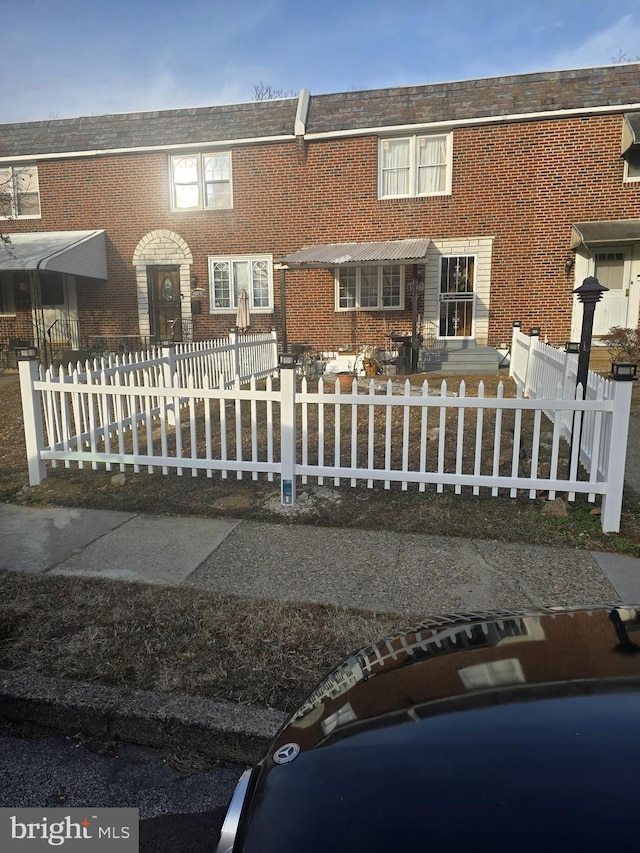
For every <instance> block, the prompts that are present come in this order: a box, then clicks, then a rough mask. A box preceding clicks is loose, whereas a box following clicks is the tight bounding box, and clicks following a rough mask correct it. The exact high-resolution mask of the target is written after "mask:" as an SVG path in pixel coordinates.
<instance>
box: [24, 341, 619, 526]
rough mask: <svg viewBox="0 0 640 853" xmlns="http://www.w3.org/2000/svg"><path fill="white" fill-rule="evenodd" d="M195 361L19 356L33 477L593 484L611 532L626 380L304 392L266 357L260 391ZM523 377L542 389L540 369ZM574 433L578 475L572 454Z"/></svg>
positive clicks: (180, 356)
mask: <svg viewBox="0 0 640 853" xmlns="http://www.w3.org/2000/svg"><path fill="white" fill-rule="evenodd" d="M519 343H520V342H519V341H518V344H519ZM227 345H228V342H227V343H225V344H224V347H225V348H226V347H227ZM207 357H208V356H207ZM203 359H204V356H203V355H202V354H201V352H199V351H198V350H194V351H193V353H192V354H191V356H190V354H189V353H188V352H187V351H186V348H185V349H184V351H178V348H176V351H175V352H173V353H172V352H169V353H165V354H160V355H157V356H156V357H155V358H150V359H147V361H146V362H144V366H143V361H142V360H140V361H137V362H134V363H131V362H130V363H127V364H122V365H120V369H117V366H115V365H114V366H112V367H106V366H105V367H102V369H97V370H93V369H87V368H85V369H84V370H82V369H79V368H75V369H69V370H67V371H59V372H58V373H53V372H51V371H43V370H39V369H38V367H37V365H36V364H35V362H21V363H20V379H21V385H22V400H23V411H24V420H25V436H26V444H27V456H28V461H29V476H30V482H31V484H32V485H36V484H37V483H39V482H41V480H42V479H43V478H44V477H45V476H46V473H47V467H46V466H47V463H50V464H51V465H52V466H56V465H58V464H61V463H62V464H64V465H65V466H67V467H69V466H70V465H71V464H74V465H77V466H78V467H84V468H86V467H89V468H92V469H97V468H98V467H102V466H103V467H104V468H106V469H107V470H113V469H114V466H115V467H116V468H117V469H119V470H121V471H125V470H127V469H130V470H133V472H140V471H142V470H144V471H148V472H154V471H158V470H160V471H162V472H163V473H165V474H166V473H168V472H169V471H170V470H175V471H177V473H178V474H183V473H185V472H188V473H191V474H192V476H197V474H198V473H199V472H201V471H204V472H205V473H206V476H208V477H211V476H212V474H213V472H218V473H219V474H220V475H221V476H222V477H228V476H229V475H230V474H231V475H233V474H234V473H235V475H236V477H237V478H238V479H241V478H242V477H243V474H248V475H250V476H251V477H252V478H253V479H257V478H258V477H259V476H260V475H265V476H266V477H268V479H269V480H273V479H274V477H275V476H279V478H280V482H281V495H282V502H283V503H285V504H293V503H294V502H295V499H296V483H297V481H298V480H299V481H300V482H301V483H303V484H304V483H307V482H309V480H315V481H316V482H317V483H319V484H322V483H324V482H325V481H329V482H332V483H333V484H334V485H336V486H337V485H340V484H341V482H342V481H343V480H347V481H348V482H349V483H350V484H351V485H352V486H356V485H357V484H358V483H361V482H364V483H366V485H367V486H368V487H369V488H372V487H373V486H374V484H375V483H382V484H383V485H384V487H385V488H390V487H391V484H392V483H400V484H401V488H402V489H407V488H408V486H409V484H412V485H413V486H415V487H417V489H418V490H419V491H424V490H425V489H426V487H427V486H428V485H433V486H435V487H436V489H437V490H438V491H442V490H443V488H444V487H445V486H446V485H449V486H452V487H453V488H454V490H455V492H456V493H461V491H462V489H463V488H469V489H470V490H471V491H472V492H473V493H474V494H479V493H480V490H481V489H487V490H489V492H490V494H491V495H494V496H495V495H498V494H499V493H500V490H502V491H503V493H504V490H507V492H508V493H509V494H510V495H512V496H515V495H516V494H517V493H518V491H521V490H526V491H527V492H528V494H529V496H530V497H531V498H533V497H535V496H536V494H537V493H538V492H539V491H541V490H542V491H544V492H548V493H549V496H550V497H551V498H553V497H554V496H555V494H556V493H557V492H562V493H563V494H564V493H567V494H568V498H569V500H573V499H574V497H575V495H576V493H581V494H586V495H587V496H588V499H589V500H595V498H596V496H597V495H600V496H601V497H602V515H601V519H602V526H603V529H604V530H606V531H616V530H619V525H620V513H621V506H622V487H623V479H624V462H625V458H624V457H625V454H624V451H623V448H625V447H626V440H627V429H628V420H629V411H630V401H631V383H609V384H608V385H607V386H606V393H605V388H604V386H602V387H601V388H600V389H599V390H598V392H597V394H596V395H595V397H594V398H593V399H586V400H583V399H582V397H581V394H578V395H577V397H576V395H574V394H573V393H571V394H568V395H564V396H563V395H562V394H560V395H557V394H555V395H552V396H549V397H546V396H544V394H543V396H540V395H539V394H538V396H536V394H535V393H530V395H529V396H528V397H525V396H524V393H523V391H524V387H525V384H526V382H522V383H520V384H519V385H518V391H517V394H516V397H505V396H504V388H503V386H502V383H501V384H500V386H499V387H498V393H497V396H496V397H495V398H494V397H485V395H484V386H483V385H482V384H480V386H479V390H478V395H477V396H476V397H468V396H467V394H466V388H465V385H464V383H461V385H460V387H459V389H458V390H457V391H456V392H453V393H452V391H451V389H450V388H449V387H448V385H447V383H446V382H443V383H442V384H439V385H438V386H437V387H435V388H431V387H429V385H428V384H427V383H424V385H423V386H422V387H421V388H420V389H415V388H414V389H412V388H411V386H410V383H409V382H408V381H406V382H405V384H404V385H400V386H398V385H396V384H394V383H392V382H391V381H389V382H387V383H380V382H378V381H376V380H371V381H370V382H368V383H367V382H357V381H355V382H354V385H353V387H352V390H351V392H349V393H344V392H342V393H341V392H340V387H339V384H338V383H336V382H335V381H334V380H333V379H329V378H328V377H327V378H326V379H322V378H321V379H320V380H319V382H318V386H317V388H316V387H315V383H313V387H312V383H310V382H309V381H308V380H307V379H306V378H303V379H302V380H301V381H300V383H297V382H296V372H295V371H294V370H288V369H282V370H281V371H280V375H279V379H273V378H272V373H273V363H272V364H271V367H270V369H267V368H266V367H264V368H263V371H264V373H263V375H265V374H266V378H265V379H264V382H261V383H260V387H258V377H257V376H256V375H254V376H251V378H250V379H249V382H248V383H244V382H243V379H244V376H243V374H242V373H239V374H238V375H236V376H235V378H234V379H233V382H232V383H231V382H230V380H229V379H227V378H226V376H227V375H226V374H223V378H222V379H221V378H220V376H218V377H217V378H216V374H215V370H216V369H218V368H219V362H215V363H213V362H210V363H208V364H203ZM209 364H211V366H209ZM87 367H88V366H87ZM172 369H173V372H172V373H171V370H172ZM514 370H517V364H514ZM525 379H526V377H525ZM535 387H536V388H537V389H538V392H539V393H542V389H543V388H544V383H543V382H542V380H541V381H539V382H538V383H537V385H536V386H535ZM547 419H549V421H547ZM568 424H570V425H571V430H570V431H567V425H568ZM587 437H588V441H587ZM563 439H564V440H563ZM567 442H568V443H569V444H568V445H567ZM583 444H585V445H588V448H589V449H588V452H587V451H584V456H585V458H588V459H589V460H590V467H589V469H588V476H587V477H586V478H585V477H584V472H582V473H583V476H580V472H579V465H578V446H579V445H580V446H581V447H582V445H583ZM581 453H582V451H581ZM581 458H582V456H581Z"/></svg>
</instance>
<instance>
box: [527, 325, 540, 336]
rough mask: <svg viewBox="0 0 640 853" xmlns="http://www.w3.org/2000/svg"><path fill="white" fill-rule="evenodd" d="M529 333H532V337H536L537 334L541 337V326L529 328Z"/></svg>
mask: <svg viewBox="0 0 640 853" xmlns="http://www.w3.org/2000/svg"><path fill="white" fill-rule="evenodd" d="M529 335H530V336H531V337H532V338H534V337H536V335H537V336H538V337H540V326H532V327H531V328H530V329H529Z"/></svg>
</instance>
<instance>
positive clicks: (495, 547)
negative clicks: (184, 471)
mask: <svg viewBox="0 0 640 853" xmlns="http://www.w3.org/2000/svg"><path fill="white" fill-rule="evenodd" d="M0 531H1V532H2V541H3V549H2V553H1V554H0V569H8V570H20V571H27V572H47V573H50V574H56V575H59V574H64V575H82V576H85V577H106V578H112V579H121V580H129V581H140V582H144V583H151V584H166V585H175V586H179V585H186V586H191V587H197V588H200V589H206V590H210V591H213V592H221V593H227V594H231V595H238V596H244V597H254V598H255V597H264V598H277V599H281V600H286V601H305V602H315V603H331V604H339V605H344V606H347V607H356V608H363V609H367V610H382V611H387V612H392V613H403V612H406V613H416V612H419V613H424V614H425V616H426V615H429V614H435V613H446V612H454V611H460V610H482V609H494V608H513V607H527V606H532V607H535V606H539V605H556V604H592V603H596V602H603V601H607V602H609V601H615V600H625V601H640V559H637V558H633V557H625V556H620V555H618V554H608V553H601V552H591V553H590V552H587V551H579V550H574V549H570V548H554V547H551V546H545V545H524V544H521V543H511V542H498V541H493V540H480V539H476V540H470V539H459V538H447V537H440V536H427V535H420V534H404V533H403V534H399V533H392V532H388V531H382V532H376V531H371V530H353V529H342V528H341V529H337V528H327V527H315V526H308V525H299V524H287V523H284V522H283V523H281V524H266V523H257V522H251V521H238V520H234V519H206V518H193V517H186V518H179V517H178V518H177V517H175V516H170V517H159V516H150V515H135V514H133V513H126V512H111V511H103V510H87V509H63V508H27V507H19V506H14V505H11V504H1V505H0Z"/></svg>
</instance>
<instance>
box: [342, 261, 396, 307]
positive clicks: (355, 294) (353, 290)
mask: <svg viewBox="0 0 640 853" xmlns="http://www.w3.org/2000/svg"><path fill="white" fill-rule="evenodd" d="M335 276H336V311H354V310H365V311H366V310H371V309H376V308H397V309H402V308H403V307H404V299H403V293H404V291H403V287H402V282H403V281H404V267H403V266H401V265H400V264H388V265H385V266H366V267H337V268H336V270H335Z"/></svg>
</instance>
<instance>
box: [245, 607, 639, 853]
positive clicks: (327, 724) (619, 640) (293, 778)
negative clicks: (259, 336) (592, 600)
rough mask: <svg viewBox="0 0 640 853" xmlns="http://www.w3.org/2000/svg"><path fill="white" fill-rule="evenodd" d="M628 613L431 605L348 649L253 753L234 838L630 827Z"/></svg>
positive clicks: (254, 844)
mask: <svg viewBox="0 0 640 853" xmlns="http://www.w3.org/2000/svg"><path fill="white" fill-rule="evenodd" d="M639 613H640V611H638V610H636V608H635V607H595V608H590V609H562V610H560V609H547V610H540V611H535V612H534V611H522V612H509V613H492V614H478V615H462V616H456V617H443V618H442V619H439V620H432V621H429V622H425V623H424V624H423V625H420V626H418V627H415V628H412V629H410V630H408V631H404V632H402V633H399V634H398V635H396V636H393V637H390V638H387V639H386V640H384V641H382V642H381V643H376V644H372V645H370V646H367V647H365V648H363V649H361V650H359V651H358V652H356V653H354V654H353V655H351V656H350V657H349V658H347V659H346V660H345V661H344V662H343V663H342V664H340V665H339V666H338V667H336V668H335V669H334V670H333V671H332V673H330V675H329V676H328V677H327V678H326V679H324V680H323V681H322V682H321V684H320V685H319V686H318V687H317V688H316V690H314V691H313V692H312V694H311V695H310V696H309V697H308V699H307V700H306V701H305V702H304V703H303V704H302V705H301V707H300V708H299V709H298V711H297V712H296V713H295V714H293V716H292V718H291V719H290V721H289V722H288V723H287V725H286V726H285V727H284V728H283V729H282V730H281V732H280V733H279V734H278V736H277V737H276V738H275V740H274V742H273V744H272V747H271V749H270V750H269V753H268V755H267V756H266V757H265V759H264V760H263V762H262V763H261V764H260V765H259V767H258V768H257V769H256V770H255V771H254V775H253V777H252V781H251V785H250V788H249V793H248V797H247V800H246V802H245V806H244V809H243V817H242V822H241V829H240V834H239V837H238V839H237V841H236V846H235V847H234V851H238V850H243V851H246V853H255V851H261V853H271V851H273V853H286V852H287V851H294V850H295V851H304V853H313V851H320V850H322V851H335V853H339V851H347V850H348V851H353V850H367V851H377V850H385V851H387V850H417V849H420V850H423V849H424V850H428V849H429V847H430V846H431V845H434V844H439V843H441V844H446V845H447V847H448V848H449V849H453V850H459V849H462V848H463V847H466V846H467V845H469V846H472V845H473V847H474V848H475V849H489V847H490V846H491V848H493V847H495V845H496V844H501V843H513V841H514V838H516V837H517V838H518V846H519V847H520V848H522V847H524V848H525V849H533V848H534V847H539V846H540V845H544V846H545V847H551V848H552V849H560V847H561V846H562V847H563V848H565V847H570V848H571V849H573V848H574V847H575V848H580V847H581V848H582V849H591V850H596V849H598V850H599V849H604V847H606V846H609V845H610V844H611V843H623V842H625V841H626V842H627V843H628V842H629V840H630V839H631V838H633V837H634V836H635V833H636V831H637V818H636V815H637V807H636V805H635V800H636V795H635V791H636V775H637V770H636V769H637V768H638V767H639V766H640V763H639V761H640V656H638V654H637V652H638V651H640V648H639V646H638V645H636V643H635V642H634V637H635V636H638V637H640V634H638V635H636V632H637V631H638V630H640V621H639ZM515 834H517V835H515Z"/></svg>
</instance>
